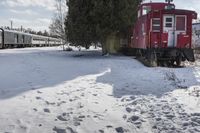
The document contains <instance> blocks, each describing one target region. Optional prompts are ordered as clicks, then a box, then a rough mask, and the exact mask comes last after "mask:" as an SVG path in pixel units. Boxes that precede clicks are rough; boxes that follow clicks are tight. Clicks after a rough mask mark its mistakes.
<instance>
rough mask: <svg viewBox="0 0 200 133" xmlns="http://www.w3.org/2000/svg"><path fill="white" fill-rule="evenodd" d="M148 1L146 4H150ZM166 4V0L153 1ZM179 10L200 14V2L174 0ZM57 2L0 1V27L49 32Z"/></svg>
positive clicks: (37, 0)
mask: <svg viewBox="0 0 200 133" xmlns="http://www.w3.org/2000/svg"><path fill="white" fill-rule="evenodd" d="M149 1H150V0H146V1H145V2H149ZM152 1H153V2H164V1H165V0H152ZM174 3H175V4H176V7H177V8H183V9H189V10H195V11H196V12H198V13H199V14H200V8H198V6H199V5H200V0H174ZM55 5H56V0H0V27H1V26H10V25H11V24H10V23H11V22H10V21H11V20H12V21H13V27H14V28H19V27H21V25H22V26H23V27H24V28H31V29H33V30H36V31H39V30H41V31H43V30H47V31H49V25H50V23H51V20H52V17H53V15H54V13H55V11H56V10H55ZM199 16H200V15H199Z"/></svg>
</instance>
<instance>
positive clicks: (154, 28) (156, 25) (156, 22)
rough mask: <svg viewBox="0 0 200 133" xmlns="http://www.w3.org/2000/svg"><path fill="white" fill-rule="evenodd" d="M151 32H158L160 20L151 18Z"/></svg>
mask: <svg viewBox="0 0 200 133" xmlns="http://www.w3.org/2000/svg"><path fill="white" fill-rule="evenodd" d="M152 31H157V32H159V31H160V19H159V18H153V19H152Z"/></svg>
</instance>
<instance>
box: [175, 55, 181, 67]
mask: <svg viewBox="0 0 200 133" xmlns="http://www.w3.org/2000/svg"><path fill="white" fill-rule="evenodd" d="M181 61H182V58H181V56H178V57H177V58H176V66H180V65H181Z"/></svg>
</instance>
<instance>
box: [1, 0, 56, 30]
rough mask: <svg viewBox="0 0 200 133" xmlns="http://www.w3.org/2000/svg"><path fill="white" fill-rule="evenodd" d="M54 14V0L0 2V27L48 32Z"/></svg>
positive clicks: (11, 0)
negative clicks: (11, 26)
mask: <svg viewBox="0 0 200 133" xmlns="http://www.w3.org/2000/svg"><path fill="white" fill-rule="evenodd" d="M55 12H56V0H0V27H1V26H9V27H10V25H11V21H13V28H20V27H21V25H22V26H23V28H31V29H33V30H36V31H40V30H41V31H44V30H47V31H48V30H49V28H48V27H49V25H50V23H51V20H52V18H53V16H54V14H55Z"/></svg>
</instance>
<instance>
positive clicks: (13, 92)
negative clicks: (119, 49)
mask: <svg viewBox="0 0 200 133" xmlns="http://www.w3.org/2000/svg"><path fill="white" fill-rule="evenodd" d="M74 49H75V48H74ZM0 62H1V65H0V73H1V74H0V114H1V115H0V121H1V123H0V133H1V132H2V133H4V132H9V133H51V132H55V133H103V132H104V133H116V132H117V133H122V132H128V133H168V132H200V61H198V60H197V61H196V63H195V64H193V65H187V66H185V67H183V68H162V67H155V68H149V67H145V66H144V65H142V64H141V63H140V62H138V61H137V60H135V59H134V57H125V56H101V52H100V49H97V50H95V49H93V48H92V50H82V51H78V49H75V50H74V51H71V52H67V51H62V48H60V47H50V48H25V49H6V50H1V51H0Z"/></svg>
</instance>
